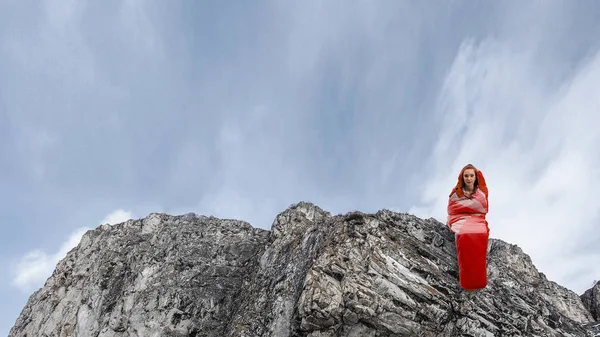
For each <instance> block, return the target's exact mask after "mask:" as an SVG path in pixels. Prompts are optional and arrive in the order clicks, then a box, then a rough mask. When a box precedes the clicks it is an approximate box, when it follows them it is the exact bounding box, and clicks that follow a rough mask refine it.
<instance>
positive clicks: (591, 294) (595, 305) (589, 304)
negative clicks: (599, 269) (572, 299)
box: [581, 281, 600, 321]
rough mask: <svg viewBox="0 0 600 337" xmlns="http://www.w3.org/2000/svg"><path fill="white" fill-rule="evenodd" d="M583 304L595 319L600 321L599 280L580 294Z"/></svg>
mask: <svg viewBox="0 0 600 337" xmlns="http://www.w3.org/2000/svg"><path fill="white" fill-rule="evenodd" d="M581 300H582V301H583V305H584V306H585V307H586V308H587V309H588V310H589V311H590V313H591V314H592V317H594V319H595V320H598V321H600V281H598V282H597V283H596V284H595V285H594V286H593V287H592V288H590V289H588V290H587V291H586V292H585V293H583V295H581Z"/></svg>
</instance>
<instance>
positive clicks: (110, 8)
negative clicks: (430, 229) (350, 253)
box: [0, 0, 600, 334]
mask: <svg viewBox="0 0 600 337" xmlns="http://www.w3.org/2000/svg"><path fill="white" fill-rule="evenodd" d="M599 14H600V4H599V3H597V2H592V1H578V2H567V1H532V2H527V3H524V2H520V1H502V2H497V3H496V2H486V3H483V2H468V1H448V2H400V1H386V0H382V1H354V2H348V1H342V0H330V1H317V0H311V1H302V2H293V3H292V2H285V1H275V0H273V1H267V0H263V1H257V2H248V1H228V2H226V3H223V2H217V1H202V2H179V1H169V2H143V1H136V0H123V1H115V0H111V1H101V2H90V1H60V2H56V1H54V2H53V1H47V0H46V1H39V2H33V1H17V0H2V1H0V191H1V192H2V193H0V212H1V214H2V217H1V219H0V226H1V227H2V231H3V235H2V236H0V240H1V241H0V252H1V254H0V268H2V269H3V270H4V272H3V273H2V274H1V275H3V276H2V277H1V278H0V297H1V298H2V299H3V301H2V305H0V334H2V333H5V334H8V330H9V329H10V328H11V327H12V325H13V324H14V322H15V320H16V318H17V317H18V315H19V313H20V311H21V309H22V308H23V306H24V305H25V303H26V301H27V299H28V298H29V296H30V295H31V294H32V293H33V292H34V291H35V290H37V289H39V287H41V286H43V284H44V282H45V280H46V279H47V278H48V277H49V276H50V275H51V274H52V271H53V270H54V267H55V265H56V263H57V262H58V261H59V260H60V259H61V258H62V257H64V256H65V255H66V253H67V252H68V251H69V250H70V249H71V248H73V247H74V246H76V245H77V243H78V242H79V239H80V238H81V235H82V234H83V233H84V232H85V231H86V230H89V229H93V228H96V227H97V226H98V225H99V224H101V223H113V224H114V223H119V222H121V221H125V220H127V219H130V218H141V217H145V216H147V215H148V214H149V213H151V212H164V213H169V214H173V215H177V214H183V213H187V212H196V213H198V214H205V215H214V216H218V217H223V218H236V219H241V220H246V221H248V222H250V223H251V224H252V225H253V226H255V227H260V228H265V229H270V227H271V223H272V222H273V219H274V218H275V216H276V215H277V213H279V212H281V211H283V210H284V209H285V208H287V207H288V206H289V205H291V204H293V203H296V202H299V201H309V202H313V203H315V204H317V205H318V206H320V207H322V208H324V209H326V210H327V211H330V212H331V213H333V214H338V213H346V212H349V211H353V210H360V211H363V212H376V211H377V210H380V209H391V210H395V211H399V212H409V213H412V214H415V215H417V216H419V217H423V218H428V217H434V218H436V219H438V220H439V221H441V222H445V219H446V204H447V198H448V194H449V192H450V190H451V188H452V187H453V186H454V184H455V183H456V179H457V176H458V173H459V171H460V169H461V168H462V167H463V166H464V165H465V164H467V163H472V164H474V165H475V166H477V167H478V168H479V169H481V171H482V173H483V174H484V176H485V177H486V180H487V183H488V186H489V190H490V200H489V203H490V211H489V214H488V217H487V219H488V221H489V224H490V231H491V232H490V235H491V237H492V238H498V239H502V240H505V241H507V242H510V243H513V244H516V245H518V246H519V247H521V248H522V249H523V250H524V252H525V253H527V254H529V255H530V256H531V257H532V259H533V262H534V264H535V265H536V266H537V268H538V269H539V270H540V271H541V272H543V273H544V274H545V275H546V276H547V277H548V278H549V279H550V280H552V281H555V282H557V283H559V284H561V285H563V286H565V287H567V288H569V289H571V290H573V291H575V292H576V293H578V294H581V293H582V292H583V291H585V290H586V289H588V288H589V287H590V286H591V284H592V282H593V281H594V280H598V279H600V264H599V263H598V262H597V261H599V259H600V250H599V249H598V248H597V247H598V246H599V245H600V232H599V231H597V230H595V228H597V225H598V223H600V219H599V216H600V196H599V195H598V194H597V193H595V192H597V191H598V190H600V152H599V151H597V149H598V147H599V146H600V132H598V126H597V125H600V112H599V111H600V95H598V94H597V88H598V87H599V86H600V54H599V52H600V40H598V38H597V36H598V34H599V33H600V22H598V20H596V18H597V17H598V15H599Z"/></svg>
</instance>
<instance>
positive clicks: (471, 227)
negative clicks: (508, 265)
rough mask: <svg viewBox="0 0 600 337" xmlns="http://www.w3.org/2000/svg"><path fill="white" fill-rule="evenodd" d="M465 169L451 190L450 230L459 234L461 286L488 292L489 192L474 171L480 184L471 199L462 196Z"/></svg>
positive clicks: (458, 254) (458, 249) (482, 180)
mask: <svg viewBox="0 0 600 337" xmlns="http://www.w3.org/2000/svg"><path fill="white" fill-rule="evenodd" d="M468 168H473V169H475V167H474V166H472V165H470V164H469V165H467V166H465V167H464V168H463V169H462V170H461V172H460V175H459V176H458V183H457V184H456V186H455V187H454V188H453V189H452V192H451V193H450V197H449V199H448V223H447V224H448V227H449V228H450V230H451V231H452V232H454V233H455V234H456V251H457V257H458V269H459V279H460V286H461V287H463V288H464V289H468V290H473V289H481V288H485V287H486V285H487V246H488V239H489V232H490V230H489V227H488V222H487V220H486V218H485V217H486V214H487V213H488V189H487V185H486V183H485V179H484V177H483V174H482V173H481V171H480V170H477V169H475V172H476V176H477V181H476V187H475V191H474V192H473V195H471V197H467V196H465V194H464V192H463V179H462V175H463V172H464V170H465V169H468Z"/></svg>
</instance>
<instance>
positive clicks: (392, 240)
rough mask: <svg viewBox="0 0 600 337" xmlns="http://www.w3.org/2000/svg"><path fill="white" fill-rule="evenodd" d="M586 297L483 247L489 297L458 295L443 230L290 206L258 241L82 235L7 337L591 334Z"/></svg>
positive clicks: (221, 227)
mask: <svg viewBox="0 0 600 337" xmlns="http://www.w3.org/2000/svg"><path fill="white" fill-rule="evenodd" d="M594 289H595V290H590V291H589V295H586V296H584V295H582V297H580V296H579V295H577V294H575V293H574V292H572V291H570V290H568V289H566V288H564V287H562V286H560V285H558V284H556V283H554V282H551V281H549V280H547V279H546V277H545V276H544V275H543V274H542V273H540V272H539V271H538V270H537V269H536V267H535V266H534V265H533V263H532V262H531V259H530V258H529V256H528V255H526V254H525V253H523V251H522V250H521V249H519V248H518V247H517V246H515V245H511V244H509V243H506V242H503V241H500V240H495V239H491V240H490V244H489V252H488V286H487V287H486V288H485V289H483V290H479V291H475V292H472V293H467V292H465V291H463V290H462V289H461V288H460V287H459V285H458V270H457V259H456V248H455V242H454V235H453V234H452V233H451V232H450V231H449V230H448V229H447V227H446V226H445V225H444V224H442V223H440V222H438V221H436V220H434V219H420V218H418V217H415V216H413V215H409V214H405V213H396V212H391V211H388V210H381V211H379V212H377V213H374V214H365V213H361V212H350V213H348V214H344V215H341V214H340V215H335V216H334V215H331V214H330V213H328V212H326V211H324V210H322V209H321V208H319V207H318V206H315V205H313V204H311V203H307V202H300V203H298V204H295V205H292V206H290V207H289V208H288V209H286V210H284V211H283V212H281V213H280V214H278V215H277V216H276V218H275V220H274V222H273V225H272V228H271V230H270V231H268V230H264V229H257V228H253V227H252V226H251V225H250V224H248V223H246V222H244V221H240V220H231V219H218V218H215V217H207V216H201V215H196V214H193V213H190V214H185V215H181V216H170V215H167V214H158V213H152V214H150V215H148V216H147V217H146V218H143V219H138V220H129V221H127V222H124V223H121V224H118V225H114V226H109V225H102V226H99V227H98V228H96V229H95V230H91V231H88V232H87V233H86V234H85V235H84V236H83V238H82V239H81V242H80V244H79V245H78V246H77V247H76V248H74V249H73V250H71V251H70V252H69V253H68V255H67V256H66V257H65V258H64V259H63V260H61V261H60V262H59V263H58V265H57V266H56V269H55V271H54V273H53V274H52V276H51V277H50V278H49V279H48V280H47V282H46V284H45V285H44V287H43V288H41V289H40V290H38V291H37V292H35V293H34V294H33V295H32V296H31V297H30V299H29V301H28V302H27V304H26V306H25V308H24V309H23V310H22V312H21V315H20V316H19V317H18V319H17V321H16V324H15V326H14V327H13V328H12V329H11V331H10V334H9V337H25V336H27V337H31V336H39V337H44V336H46V337H50V336H52V337H54V336H57V337H68V336H94V337H125V336H139V337H153V336H156V337H158V336H180V337H184V336H185V337H201V336H215V337H216V336H219V337H222V336H244V337H254V336H276V337H292V336H306V337H333V336H348V337H350V336H352V337H358V336H361V337H375V336H594V334H595V332H593V331H594V330H595V329H596V330H600V327H599V325H598V324H594V323H593V322H594V321H595V320H598V319H599V317H598V312H600V310H599V309H600V307H599V303H598V296H597V294H598V289H597V288H594ZM586 294H587V293H586ZM582 298H583V300H582ZM588 299H589V300H588ZM584 302H585V303H584Z"/></svg>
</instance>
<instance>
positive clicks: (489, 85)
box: [411, 40, 600, 293]
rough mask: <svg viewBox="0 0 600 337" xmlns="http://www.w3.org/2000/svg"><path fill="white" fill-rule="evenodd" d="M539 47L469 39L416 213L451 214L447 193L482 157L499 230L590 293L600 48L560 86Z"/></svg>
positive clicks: (599, 140)
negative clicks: (468, 166) (462, 170)
mask: <svg viewBox="0 0 600 337" xmlns="http://www.w3.org/2000/svg"><path fill="white" fill-rule="evenodd" d="M521 47H522V46H521ZM538 52H539V51H538V50H536V49H535V48H531V49H529V50H524V49H517V48H516V47H514V45H512V44H510V43H508V42H506V41H494V40H488V41H485V42H482V43H480V44H475V43H470V42H469V43H465V44H464V45H463V47H462V48H461V49H460V51H459V53H458V55H457V57H456V61H455V63H454V64H453V66H452V68H451V70H450V72H449V73H448V76H447V78H446V82H445V85H444V87H443V92H442V94H441V96H440V100H439V104H438V108H439V109H438V112H439V115H438V116H439V118H440V120H441V121H442V123H441V130H440V134H439V137H438V140H437V143H436V148H435V152H434V153H433V155H432V157H431V158H430V160H431V167H432V168H433V169H432V170H433V172H431V174H430V178H429V179H427V181H425V182H424V185H423V191H422V205H421V206H419V207H415V208H413V209H412V210H411V212H413V213H415V214H417V215H420V216H425V217H427V216H434V217H435V218H437V219H438V220H441V221H442V222H445V220H446V205H447V197H448V193H449V192H450V189H451V188H452V187H453V186H454V184H455V183H456V179H457V176H458V173H459V171H460V168H461V167H462V166H464V165H465V164H467V163H473V164H474V165H475V166H478V167H479V168H481V169H482V171H483V173H484V175H485V176H486V180H487V182H488V185H489V188H490V213H489V215H488V220H489V223H490V230H491V232H490V234H491V236H492V237H496V238H500V239H503V240H506V241H508V242H511V243H514V244H517V245H519V246H520V247H522V248H523V249H524V251H525V252H526V253H528V254H530V255H531V256H532V259H533V261H534V263H535V265H536V266H537V267H538V269H540V271H542V272H544V273H545V274H546V275H547V276H548V277H549V278H550V279H551V280H554V281H557V282H558V283H559V284H561V285H564V286H567V287H568V288H570V289H572V290H574V291H576V292H578V293H581V292H583V290H585V289H587V287H588V286H589V283H590V282H591V280H592V279H593V278H597V277H598V275H600V265H599V264H598V263H593V262H595V261H600V252H598V251H597V250H595V251H593V250H588V251H586V250H585V249H581V247H583V246H585V245H586V244H587V245H588V246H593V242H594V240H596V242H597V241H598V240H599V237H598V235H597V234H596V233H595V231H594V228H595V226H597V223H598V220H600V219H599V215H600V197H599V196H598V194H597V191H598V190H599V188H600V174H599V173H600V170H599V169H598V167H600V155H599V153H598V151H597V148H598V146H599V145H600V133H599V132H598V131H597V125H600V115H599V114H598V111H600V96H599V95H598V94H597V88H598V86H599V85H600V55H595V56H594V57H592V58H591V59H589V60H588V62H587V63H586V65H585V66H584V67H581V68H579V69H578V71H577V73H576V74H575V75H574V76H573V77H572V78H571V79H568V80H565V81H564V82H563V83H560V85H558V86H556V85H554V86H553V85H550V84H549V83H552V81H551V80H556V79H555V78H553V76H554V74H553V73H552V69H551V68H549V67H548V64H544V65H541V64H540V63H538V62H536V56H537V55H538Z"/></svg>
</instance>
